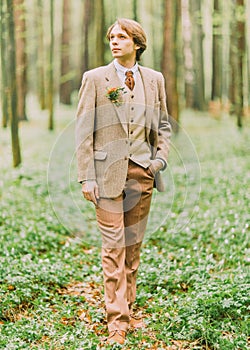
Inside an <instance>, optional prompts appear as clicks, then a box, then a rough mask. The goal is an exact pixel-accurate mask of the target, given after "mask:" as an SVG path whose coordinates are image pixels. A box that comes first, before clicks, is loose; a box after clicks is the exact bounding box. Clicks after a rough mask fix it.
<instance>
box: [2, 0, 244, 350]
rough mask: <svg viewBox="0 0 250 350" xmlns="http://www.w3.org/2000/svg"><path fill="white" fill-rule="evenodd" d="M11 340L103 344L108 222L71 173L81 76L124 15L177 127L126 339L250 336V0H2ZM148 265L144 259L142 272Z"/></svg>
mask: <svg viewBox="0 0 250 350" xmlns="http://www.w3.org/2000/svg"><path fill="white" fill-rule="evenodd" d="M0 13H1V22H0V28H1V43H0V46H1V70H0V89H1V102H0V104H1V110H0V119H1V125H0V173H1V176H0V200H1V209H0V265H1V266H0V348H1V349H6V350H10V349H55V350H64V349H65V350H76V349H77V350H81V349H101V347H100V346H101V345H100V338H102V337H104V336H106V335H107V331H106V320H105V312H104V301H103V287H102V272H101V261H100V251H101V248H100V242H99V241H100V237H99V233H98V231H97V228H96V223H95V212H94V209H93V207H92V206H91V204H89V203H86V202H85V201H83V198H82V194H81V189H80V187H79V184H78V183H77V179H76V164H75V163H76V161H75V140H74V122H75V116H76V109H77V102H78V91H79V88H80V85H81V80H82V75H83V73H84V72H85V71H87V70H90V69H92V68H95V67H98V66H101V65H106V64H108V63H109V62H110V61H111V60H112V55H111V53H110V48H109V43H108V40H107V38H106V32H107V29H108V27H109V26H110V25H111V24H112V23H114V22H115V20H116V19H117V18H121V17H126V18H131V19H134V20H136V21H138V22H140V23H141V24H142V26H143V28H144V29H145V32H146V34H147V49H146V51H145V53H143V55H142V59H141V61H140V63H139V64H141V65H143V66H147V67H150V68H153V69H155V70H157V71H160V72H162V73H163V75H164V78H165V83H166V91H167V107H168V111H169V116H170V121H171V124H172V129H173V135H172V140H171V151H170V159H169V166H168V168H167V171H166V172H165V175H164V181H165V184H166V185H167V191H166V193H163V194H159V193H156V192H155V193H154V195H153V203H152V210H151V214H150V218H149V226H148V230H147V233H146V237H145V242H144V245H143V251H142V257H141V264H142V267H141V270H140V272H139V276H138V295H137V301H136V308H137V310H138V311H139V312H141V313H142V314H143V315H144V316H145V319H146V323H147V329H146V331H145V332H143V331H138V332H137V331H134V332H130V333H129V334H128V339H127V343H126V346H125V348H126V349H128V350H129V349H132V350H134V349H156V350H157V349H159V350H161V349H168V350H179V349H180V350H181V349H190V350H191V349H195V350H217V349H218V350H236V349H237V350H247V349H249V348H250V329H249V324H250V319H249V311H250V303H249V288H250V279H249V264H250V242H249V221H250V216H249V200H250V197H249V190H248V189H249V185H250V159H249V155H250V147H249V145H250V0H126V1H119V0H74V1H72V0H0ZM146 272H147V273H146Z"/></svg>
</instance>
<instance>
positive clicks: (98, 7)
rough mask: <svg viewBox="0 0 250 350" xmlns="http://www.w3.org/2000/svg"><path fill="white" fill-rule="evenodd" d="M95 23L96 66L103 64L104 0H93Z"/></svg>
mask: <svg viewBox="0 0 250 350" xmlns="http://www.w3.org/2000/svg"><path fill="white" fill-rule="evenodd" d="M95 25H96V49H95V54H96V62H95V64H96V66H102V65H103V64H104V49H105V47H104V37H105V32H104V31H105V13H104V1H103V0H96V1H95Z"/></svg>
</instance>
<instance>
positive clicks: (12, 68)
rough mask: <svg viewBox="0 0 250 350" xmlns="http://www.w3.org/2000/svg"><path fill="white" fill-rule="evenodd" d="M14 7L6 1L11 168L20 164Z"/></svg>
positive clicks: (8, 0)
mask: <svg viewBox="0 0 250 350" xmlns="http://www.w3.org/2000/svg"><path fill="white" fill-rule="evenodd" d="M13 7H14V5H13V0H7V12H8V34H9V45H8V48H9V52H8V62H9V66H8V68H9V69H8V75H9V79H8V84H9V102H10V103H9V118H10V121H11V138H12V155H13V166H14V167H17V166H18V165H19V164H20V163H21V151H20V144H19V135H18V117H17V86H16V52H15V51H16V48H15V23H14V8H13Z"/></svg>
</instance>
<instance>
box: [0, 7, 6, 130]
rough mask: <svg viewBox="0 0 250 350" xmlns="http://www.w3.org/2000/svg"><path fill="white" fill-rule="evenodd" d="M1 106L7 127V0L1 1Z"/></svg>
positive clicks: (3, 122) (3, 124) (3, 119)
mask: <svg viewBox="0 0 250 350" xmlns="http://www.w3.org/2000/svg"><path fill="white" fill-rule="evenodd" d="M0 4H1V5H0V6H1V9H0V10H1V21H0V28H1V99H2V103H1V107H2V126H3V127H4V128H6V127H7V124H8V90H7V86H8V82H7V67H6V62H8V59H7V41H8V38H7V23H6V21H7V9H6V1H4V0H2V1H1V3H0Z"/></svg>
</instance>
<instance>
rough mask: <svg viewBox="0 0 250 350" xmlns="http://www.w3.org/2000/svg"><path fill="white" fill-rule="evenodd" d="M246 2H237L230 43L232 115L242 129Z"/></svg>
mask: <svg viewBox="0 0 250 350" xmlns="http://www.w3.org/2000/svg"><path fill="white" fill-rule="evenodd" d="M243 6H244V0H236V4H235V10H234V11H235V13H236V16H235V17H234V18H235V19H233V20H232V25H231V28H232V31H231V43H230V65H231V89H230V99H231V103H232V106H231V113H232V114H233V113H235V114H236V116H237V126H238V127H239V128H241V127H242V125H243V123H242V119H243V108H244V78H243V75H244V73H243V71H244V55H245V18H243V16H242V14H241V15H240V13H241V9H242V8H243Z"/></svg>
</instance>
